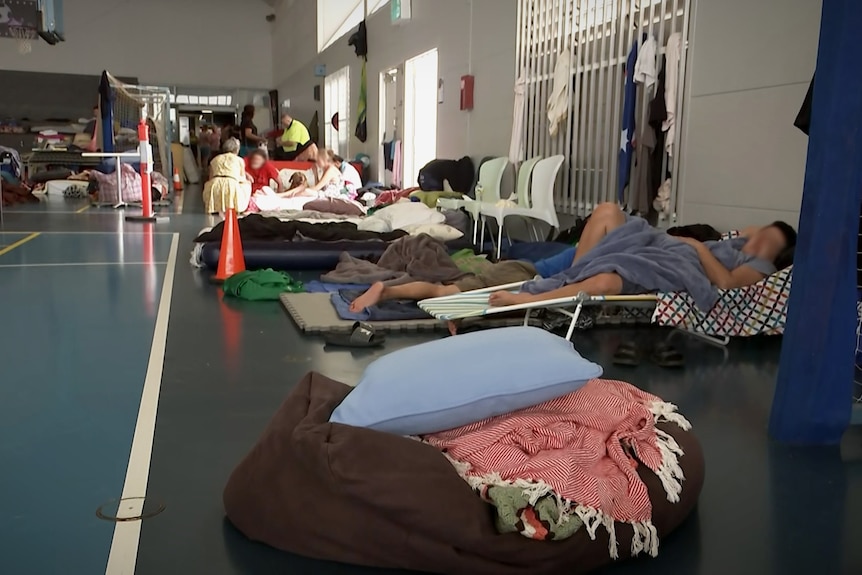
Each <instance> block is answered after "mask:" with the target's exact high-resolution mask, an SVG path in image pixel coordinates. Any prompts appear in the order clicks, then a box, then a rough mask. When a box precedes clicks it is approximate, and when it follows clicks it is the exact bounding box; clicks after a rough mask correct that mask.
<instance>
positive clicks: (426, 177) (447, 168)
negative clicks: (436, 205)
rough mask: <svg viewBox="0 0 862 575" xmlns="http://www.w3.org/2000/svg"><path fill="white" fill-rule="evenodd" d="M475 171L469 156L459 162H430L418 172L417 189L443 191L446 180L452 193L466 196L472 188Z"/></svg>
mask: <svg viewBox="0 0 862 575" xmlns="http://www.w3.org/2000/svg"><path fill="white" fill-rule="evenodd" d="M475 169H476V168H475V166H474V165H473V160H472V159H471V158H470V157H469V156H464V157H463V158H461V159H460V160H431V161H430V162H428V163H427V164H425V166H423V167H422V169H421V170H419V187H420V188H422V189H423V190H425V191H427V192H439V191H442V190H443V180H447V181H448V182H449V185H450V186H451V187H452V190H453V191H455V192H460V193H462V194H467V193H469V192H470V190H471V189H472V188H473V182H474V174H475Z"/></svg>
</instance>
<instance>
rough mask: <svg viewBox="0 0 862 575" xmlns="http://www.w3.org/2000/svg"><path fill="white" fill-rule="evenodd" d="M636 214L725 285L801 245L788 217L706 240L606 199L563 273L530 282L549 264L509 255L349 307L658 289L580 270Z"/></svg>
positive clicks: (650, 231) (499, 302) (660, 243)
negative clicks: (516, 288)
mask: <svg viewBox="0 0 862 575" xmlns="http://www.w3.org/2000/svg"><path fill="white" fill-rule="evenodd" d="M633 220H637V221H639V222H642V223H643V226H638V228H637V231H638V233H639V238H638V241H643V243H644V244H645V245H646V244H647V243H649V242H654V244H655V247H657V248H659V249H665V250H676V251H677V252H680V250H679V249H678V248H680V247H682V246H683V245H684V244H687V245H688V246H689V247H690V248H691V249H693V250H694V252H695V254H696V256H697V262H698V263H699V265H700V269H699V270H698V271H699V273H702V274H703V275H705V276H706V278H707V279H708V281H709V283H711V284H712V285H713V286H715V287H718V288H720V289H733V288H739V287H744V286H748V285H752V284H755V283H757V282H759V281H760V280H762V279H763V278H765V277H766V276H768V275H770V274H772V273H774V272H775V271H776V267H775V262H776V260H778V258H779V257H780V256H781V255H782V254H783V253H785V252H786V251H787V250H789V249H792V248H793V247H794V246H795V245H796V231H795V230H794V229H793V228H792V227H791V226H790V225H788V224H787V223H785V222H774V223H772V224H770V225H768V226H765V227H760V228H756V229H750V230H748V231H747V232H746V236H740V237H739V238H735V239H732V240H725V241H716V242H705V243H701V242H699V241H697V240H694V239H691V238H680V237H677V238H673V237H671V236H668V235H667V234H665V233H664V232H663V231H661V230H658V229H655V228H651V227H649V226H648V225H647V224H646V221H645V220H641V219H640V218H635V217H634V216H627V215H626V214H625V213H624V212H623V211H622V210H621V209H620V207H619V206H618V205H617V204H611V203H607V204H602V205H600V206H598V207H597V208H596V210H595V211H594V212H593V214H592V216H591V217H590V219H589V222H588V223H587V225H586V227H585V228H584V230H583V233H582V235H581V238H580V241H579V243H578V247H577V251H576V253H575V256H574V259H573V261H572V262H571V264H569V266H568V268H567V269H559V267H561V266H558V269H557V270H554V271H557V272H558V273H556V274H554V275H552V276H551V277H550V278H548V279H545V280H541V279H540V280H537V281H534V282H529V280H531V279H533V278H534V277H535V276H536V268H537V267H544V266H542V262H539V263H537V264H536V266H534V265H532V264H530V263H528V262H523V261H504V262H499V263H497V264H494V265H493V266H492V267H491V268H490V269H489V270H488V271H487V272H485V273H483V274H481V275H474V276H468V277H466V278H464V279H462V280H459V281H457V282H455V283H453V284H450V285H438V284H432V283H426V282H413V283H407V284H403V285H395V286H387V285H385V284H383V283H382V282H378V283H376V284H374V285H372V286H371V287H370V288H369V289H368V291H366V292H365V293H364V294H362V295H361V296H359V297H358V298H356V299H355V300H354V301H353V302H352V303H351V306H350V309H351V311H354V312H360V311H362V310H364V309H366V308H368V307H371V306H373V305H375V304H377V303H378V302H380V301H383V300H392V299H406V300H417V301H418V300H423V299H427V298H433V297H442V296H446V295H454V294H457V293H461V292H463V291H469V290H474V289H482V288H488V287H494V286H497V285H502V284H506V283H515V282H523V281H527V282H528V283H526V284H524V285H523V286H521V291H520V292H518V293H513V292H509V291H497V292H494V293H491V294H490V296H489V304H490V305H492V306H509V305H517V304H525V303H534V302H541V301H545V300H551V299H557V298H566V297H574V296H577V295H578V294H580V293H581V292H584V293H586V294H587V295H591V296H597V295H623V294H625V295H630V294H642V293H648V292H650V291H657V290H654V289H650V287H643V286H639V285H636V284H634V283H633V282H631V281H629V280H627V279H625V278H624V277H623V276H622V275H621V274H620V273H619V271H605V272H600V273H595V274H593V275H587V276H586V277H583V278H581V277H579V275H578V274H579V273H581V272H583V270H584V268H585V265H584V264H588V263H590V261H589V260H590V258H588V257H587V256H588V255H590V254H591V253H594V250H595V249H596V248H597V247H599V246H601V245H602V243H603V242H604V241H605V240H606V238H608V236H609V234H611V232H613V231H614V230H616V229H617V228H620V227H622V226H623V225H624V224H626V223H627V222H629V221H633ZM620 232H622V230H620ZM679 255H680V256H683V257H688V256H690V255H691V253H690V252H686V253H679ZM683 261H684V260H683ZM564 265H565V264H564ZM617 269H619V268H617ZM546 273H547V272H546ZM572 280H575V281H572ZM713 303H714V302H713Z"/></svg>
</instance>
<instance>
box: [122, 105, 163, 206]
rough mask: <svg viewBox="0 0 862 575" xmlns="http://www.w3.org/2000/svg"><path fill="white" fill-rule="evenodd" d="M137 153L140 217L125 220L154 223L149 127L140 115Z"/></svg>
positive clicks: (151, 149)
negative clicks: (139, 169) (139, 158)
mask: <svg viewBox="0 0 862 575" xmlns="http://www.w3.org/2000/svg"><path fill="white" fill-rule="evenodd" d="M138 153H139V155H140V157H141V160H140V161H141V204H142V205H141V209H142V212H141V215H140V216H127V217H126V219H127V220H131V221H145V222H154V221H156V217H155V216H154V215H153V193H152V190H153V186H152V177H151V176H150V174H152V173H153V147H152V146H151V145H150V127H149V126H148V125H147V118H146V116H145V115H144V114H141V121H140V123H139V124H138Z"/></svg>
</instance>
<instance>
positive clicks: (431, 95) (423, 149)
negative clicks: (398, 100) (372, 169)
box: [403, 48, 437, 188]
mask: <svg viewBox="0 0 862 575" xmlns="http://www.w3.org/2000/svg"><path fill="white" fill-rule="evenodd" d="M436 157H437V49H436V48H435V49H434V50H431V51H429V52H425V53H424V54H420V55H419V56H416V57H415V58H411V59H410V60H407V61H406V62H405V63H404V178H403V187H405V188H407V187H411V186H415V185H417V183H418V182H419V170H420V169H422V167H423V166H424V165H425V164H427V163H428V162H430V161H431V160H433V159H434V158H436Z"/></svg>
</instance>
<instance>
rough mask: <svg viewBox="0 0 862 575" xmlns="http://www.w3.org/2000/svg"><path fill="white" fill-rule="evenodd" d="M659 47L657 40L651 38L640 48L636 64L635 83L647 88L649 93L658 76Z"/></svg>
mask: <svg viewBox="0 0 862 575" xmlns="http://www.w3.org/2000/svg"><path fill="white" fill-rule="evenodd" d="M657 48H658V45H657V43H656V41H655V38H653V37H652V36H650V37H649V38H647V39H646V41H645V42H644V43H643V45H642V46H641V47H640V52H639V53H638V60H637V63H635V75H634V78H635V82H636V83H638V84H643V85H644V86H646V89H647V92H649V90H650V89H651V88H652V87H653V85H654V84H655V82H656V77H657V75H658V69H657V67H656V50H657Z"/></svg>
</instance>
